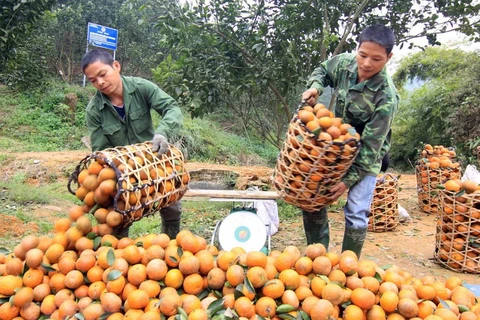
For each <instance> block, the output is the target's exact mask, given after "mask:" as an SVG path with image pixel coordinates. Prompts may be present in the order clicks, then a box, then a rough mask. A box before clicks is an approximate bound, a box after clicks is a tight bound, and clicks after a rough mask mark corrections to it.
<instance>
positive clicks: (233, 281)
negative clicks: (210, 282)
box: [226, 264, 245, 287]
mask: <svg viewBox="0 0 480 320" xmlns="http://www.w3.org/2000/svg"><path fill="white" fill-rule="evenodd" d="M226 279H227V281H228V283H229V284H230V285H231V286H232V287H236V286H238V285H239V284H241V283H243V281H244V280H245V270H244V269H243V267H242V266H240V265H238V264H234V265H231V266H230V267H228V269H227V272H226Z"/></svg>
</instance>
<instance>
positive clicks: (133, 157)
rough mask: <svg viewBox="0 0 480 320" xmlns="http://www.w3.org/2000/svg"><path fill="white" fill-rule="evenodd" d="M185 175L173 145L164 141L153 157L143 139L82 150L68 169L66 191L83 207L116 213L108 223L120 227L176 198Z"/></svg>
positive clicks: (184, 188) (184, 185) (181, 191)
mask: <svg viewBox="0 0 480 320" xmlns="http://www.w3.org/2000/svg"><path fill="white" fill-rule="evenodd" d="M189 180H190V176H189V173H188V172H187V171H186V168H185V163H184V157H183V154H182V152H181V151H180V150H179V149H177V148H176V147H174V146H173V145H170V147H169V149H168V151H167V152H166V153H165V154H163V155H162V156H161V157H158V156H157V154H156V152H154V151H152V144H151V142H145V143H139V144H134V145H129V146H124V147H116V148H110V149H105V150H102V151H97V152H94V153H92V154H90V155H88V156H87V157H85V158H84V159H83V160H81V161H80V163H79V164H78V165H77V167H76V168H75V171H74V172H73V173H72V175H71V177H70V179H69V182H68V190H69V191H70V192H71V193H72V194H75V195H76V196H77V198H78V199H79V200H81V201H83V203H84V206H85V208H86V209H85V211H86V210H88V211H90V212H91V213H92V214H94V213H95V212H96V210H98V209H99V208H103V209H102V210H105V209H106V210H107V211H108V214H110V212H112V211H115V212H117V213H120V215H119V214H112V216H115V217H116V219H115V221H116V222H112V221H109V222H110V224H109V225H110V226H111V227H113V228H115V227H118V228H123V227H126V226H128V225H130V224H131V223H132V222H134V221H137V220H140V219H141V218H143V217H145V216H148V215H151V214H154V213H155V212H157V211H159V210H160V209H162V208H165V207H168V206H169V205H171V204H173V203H174V202H176V201H178V200H180V198H182V196H183V195H184V193H185V192H186V191H187V184H188V182H189ZM108 214H107V218H108ZM96 218H97V221H98V217H97V216H96ZM112 220H113V219H112ZM98 222H99V223H104V222H105V221H98Z"/></svg>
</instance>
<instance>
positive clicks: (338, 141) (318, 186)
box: [273, 103, 360, 212]
mask: <svg viewBox="0 0 480 320" xmlns="http://www.w3.org/2000/svg"><path fill="white" fill-rule="evenodd" d="M359 141H360V135H359V134H358V133H357V132H356V131H355V129H354V128H353V127H352V126H351V125H349V124H344V123H342V121H341V119H340V118H334V115H333V113H332V112H331V111H329V110H328V109H327V108H325V106H324V105H323V104H317V105H315V107H313V108H312V107H310V106H305V105H303V103H302V104H301V105H300V107H299V109H298V110H297V112H296V113H295V116H294V117H293V118H292V120H291V121H290V124H289V128H288V132H287V136H286V138H285V142H284V144H283V147H282V149H281V151H280V154H279V156H278V159H277V164H276V167H275V171H274V177H273V178H274V187H275V189H276V191H277V192H278V194H279V195H280V197H281V198H282V199H283V200H284V201H285V202H287V203H289V204H292V205H295V206H297V207H299V208H301V209H303V210H305V211H307V212H314V211H318V210H320V209H321V208H322V207H325V206H327V205H329V204H331V203H332V202H333V200H332V199H331V194H330V192H329V190H330V188H332V187H333V186H334V185H336V184H338V183H339V182H340V181H341V180H342V178H343V177H344V176H345V174H346V173H347V171H348V169H349V168H350V166H351V165H352V163H353V161H354V159H355V157H356V155H357V153H358V151H359V149H360V142H359Z"/></svg>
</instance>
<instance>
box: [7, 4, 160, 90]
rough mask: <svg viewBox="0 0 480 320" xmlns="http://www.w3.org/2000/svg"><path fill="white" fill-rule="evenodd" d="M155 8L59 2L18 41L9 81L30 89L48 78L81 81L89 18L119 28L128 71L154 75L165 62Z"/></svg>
mask: <svg viewBox="0 0 480 320" xmlns="http://www.w3.org/2000/svg"><path fill="white" fill-rule="evenodd" d="M155 15H156V12H155V8H152V7H151V5H150V4H149V0H124V1H121V2H119V1H116V0H98V1H94V2H92V1H88V0H79V1H77V0H61V1H57V3H56V4H55V5H54V6H53V7H52V9H51V10H50V11H49V12H48V13H47V14H45V15H43V16H42V18H41V19H38V20H37V21H36V23H35V28H36V29H35V31H34V32H25V34H24V35H23V36H22V38H21V39H19V40H18V42H17V54H16V55H15V56H11V57H10V58H9V59H8V60H7V61H6V65H7V68H8V72H6V73H8V77H9V81H6V82H7V83H12V84H14V85H15V84H16V85H20V86H22V85H23V87H31V86H32V84H39V83H42V82H44V81H45V79H46V78H47V77H48V76H50V77H51V76H55V77H59V78H60V79H62V80H63V81H66V82H70V83H72V82H73V83H81V80H82V70H81V68H80V61H81V58H82V56H83V54H85V49H86V34H87V24H88V22H92V23H98V24H100V25H105V26H109V27H112V28H116V29H118V31H119V42H118V48H117V52H116V58H117V60H119V61H120V62H121V63H122V65H123V71H124V72H125V74H129V75H142V76H146V77H150V69H151V68H152V66H155V65H157V64H158V63H160V61H161V60H162V58H163V57H162V56H159V55H157V49H156V47H157V46H158V42H159V41H160V38H161V35H160V34H159V33H158V32H155V30H154V26H155V23H156V20H155Z"/></svg>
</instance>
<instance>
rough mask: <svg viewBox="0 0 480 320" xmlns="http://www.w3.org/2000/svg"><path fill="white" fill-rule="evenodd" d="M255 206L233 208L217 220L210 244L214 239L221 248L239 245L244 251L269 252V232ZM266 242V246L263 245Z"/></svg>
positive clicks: (229, 248) (228, 248)
mask: <svg viewBox="0 0 480 320" xmlns="http://www.w3.org/2000/svg"><path fill="white" fill-rule="evenodd" d="M256 212H257V209H255V208H250V207H248V208H244V207H242V208H234V209H232V210H231V211H230V214H229V215H228V216H226V217H225V218H224V219H222V220H220V221H218V222H217V224H216V225H215V229H214V230H213V235H212V240H211V244H212V245H213V244H214V243H215V240H217V241H218V243H219V244H220V248H221V249H222V250H226V251H230V250H232V249H233V248H235V247H241V248H243V249H244V250H245V252H250V251H263V252H264V253H265V254H268V253H269V252H270V242H271V240H270V232H268V233H267V228H270V225H266V224H265V223H264V222H263V220H262V219H261V218H260V217H259V216H258V215H257V213H256ZM265 244H266V247H265Z"/></svg>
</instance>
